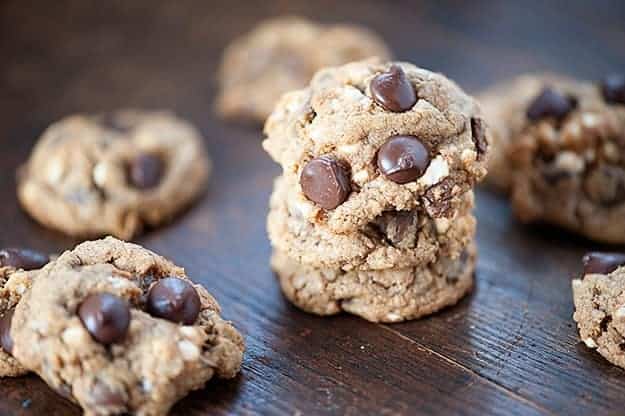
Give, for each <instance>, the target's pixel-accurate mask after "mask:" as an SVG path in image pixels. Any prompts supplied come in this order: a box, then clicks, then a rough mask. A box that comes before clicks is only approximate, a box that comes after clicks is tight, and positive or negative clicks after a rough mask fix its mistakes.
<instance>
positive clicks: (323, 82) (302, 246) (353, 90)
mask: <svg viewBox="0 0 625 416" xmlns="http://www.w3.org/2000/svg"><path fill="white" fill-rule="evenodd" d="M265 133H266V135H267V139H266V140H265V141H264V143H263V146H264V148H265V150H266V151H267V152H268V153H269V154H270V155H271V157H272V158H273V159H274V160H275V161H276V162H278V163H279V164H280V165H281V166H282V168H283V174H282V175H281V176H280V177H278V178H277V179H276V181H275V186H274V191H273V194H272V197H271V202H270V212H269V217H268V229H269V236H270V239H271V242H272V246H273V255H272V266H273V268H274V270H275V272H276V274H277V276H278V278H279V280H280V283H281V286H282V289H283V291H284V293H285V295H286V296H287V297H288V298H289V299H290V300H291V301H292V302H293V303H294V304H295V305H297V306H298V307H300V308H302V309H304V310H306V311H309V312H312V313H316V314H320V315H331V314H335V313H339V312H341V311H346V312H350V313H353V314H356V315H359V316H361V317H363V318H365V319H368V320H370V321H375V322H399V321H403V320H408V319H415V318H418V317H421V316H424V315H427V314H430V313H433V312H435V311H437V310H439V309H441V308H443V307H445V306H448V305H452V304H454V303H456V302H457V301H458V300H459V299H461V298H462V297H463V296H464V295H465V294H466V293H468V291H469V290H470V289H471V287H472V284H473V271H474V266H475V258H476V251H475V244H474V234H475V225H476V221H475V218H474V216H473V213H472V210H473V191H472V189H473V187H474V185H475V183H476V182H477V181H479V180H480V179H481V178H483V177H484V175H485V174H486V169H485V162H486V150H487V144H486V139H485V125H484V123H483V121H482V119H481V115H480V110H479V107H478V105H477V104H476V102H475V101H474V100H473V99H472V98H471V97H469V96H468V95H466V94H465V93H464V92H463V91H462V90H461V89H460V88H459V87H458V86H457V85H456V84H454V83H453V82H451V81H450V80H448V79H447V78H445V77H444V76H442V75H440V74H435V73H432V72H429V71H426V70H424V69H420V68H417V67H415V66H414V65H411V64H408V63H399V62H395V63H393V62H382V61H380V60H377V59H372V60H367V61H361V62H355V63H351V64H347V65H345V66H342V67H336V68H327V69H323V70H321V71H319V72H318V73H317V74H316V75H315V76H314V77H313V80H312V82H311V83H310V86H309V87H308V88H306V89H303V90H299V91H294V92H291V93H288V94H286V95H284V96H283V97H282V99H281V100H280V102H279V103H278V104H277V106H276V108H275V110H274V112H273V114H272V115H271V116H270V117H269V119H268V120H267V123H266V125H265Z"/></svg>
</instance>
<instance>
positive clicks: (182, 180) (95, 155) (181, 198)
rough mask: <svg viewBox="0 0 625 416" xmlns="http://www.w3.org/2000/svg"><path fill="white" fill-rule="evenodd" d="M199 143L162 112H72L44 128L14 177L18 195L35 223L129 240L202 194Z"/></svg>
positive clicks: (204, 169) (205, 162) (203, 158)
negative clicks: (27, 159) (16, 178)
mask: <svg viewBox="0 0 625 416" xmlns="http://www.w3.org/2000/svg"><path fill="white" fill-rule="evenodd" d="M209 171H210V162H209V159H208V157H207V154H206V151H205V149H204V145H203V142H202V138H201V136H200V134H199V132H198V131H197V130H196V129H195V128H194V127H193V126H191V125H190V124H189V123H187V122H186V121H183V120H181V119H179V118H177V117H175V116H173V115H172V114H170V113H167V112H145V111H133V110H125V111H119V112H116V113H113V114H109V115H107V116H85V115H75V116H70V117H67V118H64V119H63V120H61V121H59V122H57V123H55V124H53V125H52V126H50V127H49V128H48V129H47V130H46V131H45V132H44V133H43V135H42V137H41V139H40V140H39V142H38V143H37V145H36V146H35V148H34V150H33V152H32V155H31V157H30V160H29V161H28V162H27V163H26V164H25V165H24V166H23V167H22V168H21V169H20V171H19V174H18V196H19V199H20V201H21V203H22V206H23V207H24V209H25V210H26V211H27V212H28V213H29V214H30V215H32V216H33V217H34V218H35V219H36V220H37V221H39V222H40V223H42V224H44V225H46V226H49V227H51V228H54V229H57V230H59V231H62V232H64V233H66V234H69V235H72V236H83V237H84V236H101V235H108V234H112V235H115V236H117V237H119V238H123V239H129V238H131V237H132V236H134V235H136V234H137V233H139V232H140V231H141V230H142V228H144V226H150V227H153V226H157V225H159V224H162V223H164V222H166V221H168V220H170V219H172V218H173V217H174V216H176V215H177V214H178V213H179V212H180V211H181V210H182V209H184V208H185V207H186V206H187V205H189V204H190V203H191V202H192V201H193V200H194V199H196V198H197V197H198V196H199V195H200V194H201V193H202V191H203V189H204V186H205V184H206V180H207V178H208V174H209Z"/></svg>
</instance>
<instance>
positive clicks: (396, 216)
mask: <svg viewBox="0 0 625 416" xmlns="http://www.w3.org/2000/svg"><path fill="white" fill-rule="evenodd" d="M289 194H290V188H289V187H288V186H287V183H286V181H285V180H284V178H283V177H279V178H278V179H276V182H275V185H274V192H273V194H272V195H271V200H270V211H269V216H268V218H267V229H268V232H269V238H270V240H271V243H272V244H273V246H274V247H275V248H276V249H277V250H280V251H281V252H283V253H284V254H285V255H288V256H289V257H290V258H292V259H293V260H295V261H297V262H299V263H302V264H303V265H307V266H312V267H316V268H320V267H322V268H330V269H341V270H344V271H350V270H384V269H389V268H406V267H411V266H418V265H423V264H428V263H431V262H434V261H436V260H437V259H438V258H439V257H441V256H446V257H449V258H454V259H455V258H458V257H459V256H460V255H461V253H462V252H463V251H464V250H465V247H466V246H467V245H468V244H469V243H470V242H471V241H472V240H473V237H474V235H475V228H476V221H475V217H474V216H473V192H472V191H469V192H467V193H465V194H464V195H463V197H464V198H465V201H464V205H463V206H462V207H459V208H458V210H457V213H456V215H455V216H454V217H451V218H432V217H430V216H429V215H428V214H427V212H425V210H423V209H421V208H417V209H415V210H412V211H387V212H384V213H382V214H381V215H380V216H378V217H377V218H375V219H374V220H373V221H372V222H371V223H369V224H367V225H366V226H365V227H364V228H362V229H359V230H357V231H353V232H349V233H341V234H339V233H333V232H332V231H331V230H329V229H328V227H326V226H324V225H314V224H311V223H310V222H308V221H306V219H305V218H303V217H302V215H301V214H300V212H299V211H298V209H297V207H298V203H297V201H294V200H293V199H292V198H290V195H289Z"/></svg>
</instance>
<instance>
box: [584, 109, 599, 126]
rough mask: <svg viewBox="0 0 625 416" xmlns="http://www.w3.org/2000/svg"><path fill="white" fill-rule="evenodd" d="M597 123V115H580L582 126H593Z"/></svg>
mask: <svg viewBox="0 0 625 416" xmlns="http://www.w3.org/2000/svg"><path fill="white" fill-rule="evenodd" d="M598 123H599V120H598V117H597V116H596V115H594V114H590V113H584V114H583V115H582V124H583V125H584V127H589V128H592V127H595V126H596V125H597V124H598Z"/></svg>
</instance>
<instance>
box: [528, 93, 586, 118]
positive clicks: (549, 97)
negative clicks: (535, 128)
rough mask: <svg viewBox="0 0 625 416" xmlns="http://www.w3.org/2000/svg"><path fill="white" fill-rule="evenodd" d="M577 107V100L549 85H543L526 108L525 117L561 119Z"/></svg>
mask: <svg viewBox="0 0 625 416" xmlns="http://www.w3.org/2000/svg"><path fill="white" fill-rule="evenodd" d="M575 107H577V100H575V99H574V98H573V97H569V96H566V95H563V94H560V93H559V92H558V91H556V90H554V89H553V88H550V87H545V88H544V89H543V90H542V91H541V92H540V94H538V96H537V97H536V98H534V101H532V102H531V104H530V105H529V107H528V108H527V118H529V119H530V120H532V121H538V120H541V119H544V118H554V119H556V120H557V121H562V120H563V119H564V118H565V117H566V116H567V115H568V114H569V113H570V112H571V111H573V109H575Z"/></svg>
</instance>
